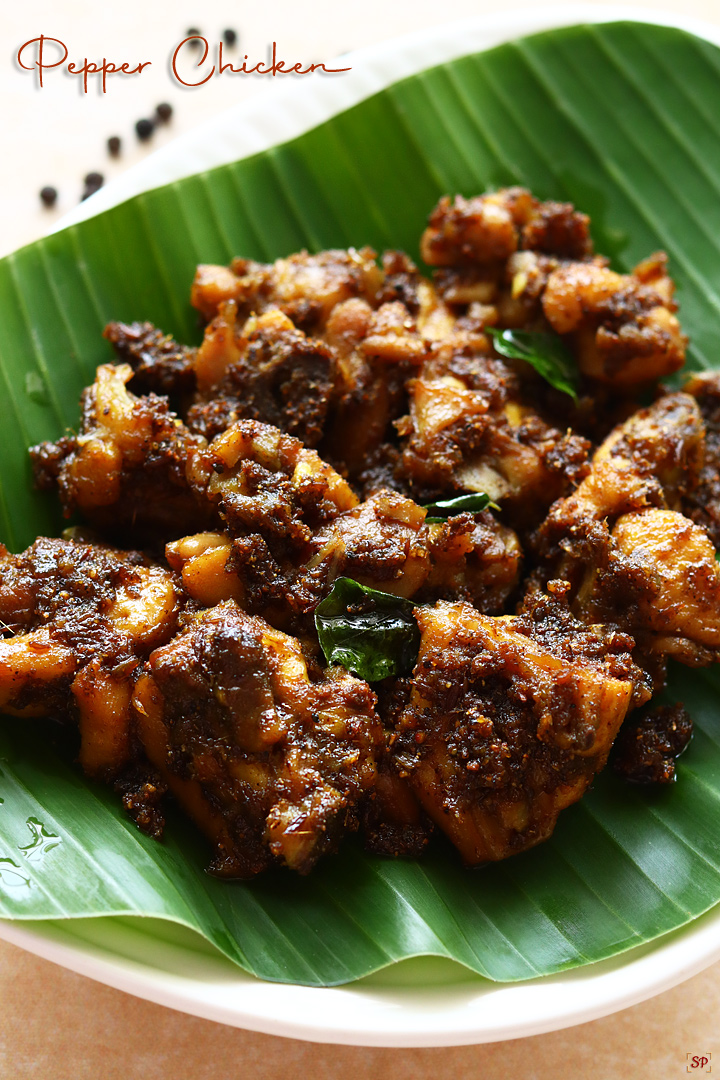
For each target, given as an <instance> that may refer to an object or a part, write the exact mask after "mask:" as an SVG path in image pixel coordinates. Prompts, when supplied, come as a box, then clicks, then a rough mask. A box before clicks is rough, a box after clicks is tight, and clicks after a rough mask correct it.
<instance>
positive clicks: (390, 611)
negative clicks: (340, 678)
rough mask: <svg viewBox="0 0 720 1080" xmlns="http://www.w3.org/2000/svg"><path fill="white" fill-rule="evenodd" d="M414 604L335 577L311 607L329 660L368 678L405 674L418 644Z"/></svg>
mask: <svg viewBox="0 0 720 1080" xmlns="http://www.w3.org/2000/svg"><path fill="white" fill-rule="evenodd" d="M414 607H415V605H414V604H413V602H412V600H405V599H403V597H401V596H393V594H392V593H386V592H380V590H379V589H370V588H368V587H367V585H360V584H359V582H357V581H353V580H352V578H346V577H344V578H338V579H337V581H336V582H335V583H334V584H333V587H332V589H331V590H330V592H329V594H328V595H327V596H326V597H325V599H324V600H323V601H322V602H321V603H320V604H318V606H317V608H316V609H315V626H316V628H317V632H318V638H319V639H320V647H321V648H322V651H323V653H324V654H325V659H326V660H327V662H328V664H340V665H341V666H342V667H344V668H347V670H348V671H352V672H353V674H354V675H359V677H360V678H361V679H366V680H367V682H378V681H379V680H380V679H385V678H387V676H388V675H409V674H410V672H411V671H412V669H413V667H414V666H415V661H416V660H417V655H418V649H419V647H420V630H419V629H418V624H417V623H416V622H415V617H414V616H413V608H414Z"/></svg>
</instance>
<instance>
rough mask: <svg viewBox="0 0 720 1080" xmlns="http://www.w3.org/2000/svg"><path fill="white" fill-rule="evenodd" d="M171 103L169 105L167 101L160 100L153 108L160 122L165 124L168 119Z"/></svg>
mask: <svg viewBox="0 0 720 1080" xmlns="http://www.w3.org/2000/svg"><path fill="white" fill-rule="evenodd" d="M172 112H173V110H172V105H169V104H168V103H167V101H163V102H161V103H160V104H159V105H158V107H157V108H156V109H155V115H156V116H157V118H158V120H159V121H160V123H161V124H167V122H168V120H169V119H170V117H171V116H172Z"/></svg>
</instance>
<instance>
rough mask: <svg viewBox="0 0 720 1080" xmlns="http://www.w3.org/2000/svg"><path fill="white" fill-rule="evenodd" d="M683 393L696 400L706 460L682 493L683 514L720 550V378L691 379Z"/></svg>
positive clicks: (715, 375)
mask: <svg viewBox="0 0 720 1080" xmlns="http://www.w3.org/2000/svg"><path fill="white" fill-rule="evenodd" d="M684 390H685V392H686V393H687V394H692V395H693V397H694V398H695V399H696V400H697V403H698V406H699V408H700V412H701V414H702V418H703V422H704V424H705V456H704V460H703V464H702V468H701V469H700V473H699V477H698V482H697V486H696V487H694V488H693V489H691V490H689V491H686V492H684V493H683V512H684V513H685V514H687V516H688V517H689V518H692V520H693V521H694V522H696V524H698V525H703V526H704V527H705V528H706V529H707V531H708V535H709V536H710V539H711V540H712V542H713V544H714V545H715V547H716V548H720V374H719V373H718V372H716V371H705V372H702V373H701V374H700V373H698V374H695V375H692V376H691V377H690V379H689V381H688V382H687V383H686V384H685V387H684Z"/></svg>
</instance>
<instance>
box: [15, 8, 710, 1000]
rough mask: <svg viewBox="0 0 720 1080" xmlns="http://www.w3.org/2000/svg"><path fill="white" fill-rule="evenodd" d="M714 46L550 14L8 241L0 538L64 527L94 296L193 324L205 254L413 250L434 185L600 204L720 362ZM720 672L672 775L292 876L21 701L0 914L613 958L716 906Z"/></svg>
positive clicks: (507, 972) (504, 967) (608, 779)
mask: <svg viewBox="0 0 720 1080" xmlns="http://www.w3.org/2000/svg"><path fill="white" fill-rule="evenodd" d="M719 99H720V50H718V49H717V48H715V47H714V46H712V45H710V44H708V43H707V42H703V41H701V40H699V39H697V38H694V37H692V36H690V35H688V34H686V33H683V32H680V31H678V30H672V29H667V28H662V27H656V26H647V25H640V24H632V23H614V24H606V25H599V26H592V27H586V26H581V27H574V28H570V29H562V30H555V31H551V32H548V33H544V34H540V35H537V36H534V37H532V38H528V39H524V40H520V41H517V42H515V43H512V44H508V45H503V46H501V47H499V48H495V49H493V50H491V51H489V52H486V53H482V54H478V55H472V56H467V57H465V58H462V59H459V60H455V61H453V62H450V63H447V64H444V65H442V66H439V67H436V68H434V69H432V70H428V71H426V72H424V73H422V74H420V75H416V76H413V77H411V78H409V79H406V80H404V81H403V82H400V83H397V84H396V85H394V86H391V87H389V88H388V89H386V90H384V91H382V92H380V93H378V94H377V95H375V96H374V97H372V98H370V99H368V100H366V101H363V102H362V103H361V104H359V105H357V106H355V107H354V108H352V109H350V110H349V111H347V112H344V113H342V114H340V115H337V116H335V117H334V118H333V119H331V120H329V121H328V122H327V123H324V124H323V125H322V126H320V127H318V128H316V129H314V130H313V131H310V132H309V133H307V134H304V135H302V136H301V137H299V138H297V139H295V140H293V141H292V142H290V143H287V144H285V145H283V146H279V147H275V148H273V149H272V150H269V151H267V152H264V153H261V154H259V155H257V156H255V157H252V158H249V159H245V160H243V161H240V162H237V163H235V164H232V165H228V166H223V167H221V168H218V169H216V170H214V171H212V172H209V173H206V174H202V175H198V176H194V177H191V178H188V179H185V180H181V181H179V182H177V183H174V184H172V185H170V186H168V187H164V188H160V189H157V190H154V191H150V192H147V193H145V194H143V195H140V196H138V197H136V198H134V199H132V200H131V201H129V202H127V203H125V204H123V205H121V206H118V207H116V208H114V209H112V210H109V211H107V212H105V213H103V214H101V215H99V216H97V217H94V218H92V219H90V220H88V221H85V222H83V223H82V224H79V225H77V226H74V227H72V228H69V229H67V230H65V231H63V232H61V233H58V234H56V235H53V236H51V237H48V238H47V239H44V240H41V241H39V242H37V243H35V244H32V245H31V246H30V247H27V248H25V249H23V250H21V251H19V252H17V253H15V254H14V255H11V256H9V257H7V258H5V259H4V260H2V261H1V262H0V401H1V402H2V406H0V407H1V409H2V436H1V438H0V459H1V462H2V467H1V468H0V539H2V540H3V541H4V542H5V543H6V544H7V546H8V547H9V548H11V549H12V550H21V549H22V548H23V547H24V546H26V545H27V544H28V543H30V542H31V541H32V540H33V539H34V538H35V536H36V535H38V534H50V535H53V534H56V533H58V532H59V530H60V528H61V527H62V522H61V519H60V516H59V512H58V509H57V507H56V505H55V503H54V501H53V499H52V498H49V497H45V496H41V495H40V494H38V493H37V492H35V491H33V489H32V482H31V475H30V468H29V464H28V460H27V453H26V450H27V447H28V446H29V445H30V444H31V443H33V442H36V441H38V440H41V439H45V438H56V437H57V436H59V435H60V434H62V433H63V431H64V430H65V429H66V428H68V427H69V428H73V427H76V426H77V424H78V419H79V409H78V396H79V393H80V390H81V388H82V387H83V386H84V385H85V384H86V383H87V382H89V381H91V380H92V378H93V373H94V369H95V366H96V365H97V364H98V363H102V362H106V361H108V360H109V359H110V349H109V346H108V345H107V344H106V343H105V342H104V341H103V340H102V338H101V332H102V329H103V326H104V325H105V323H106V322H107V321H108V320H110V319H121V320H128V321H132V320H136V319H149V320H151V321H152V322H154V323H156V324H157V325H159V326H161V327H162V328H163V329H165V330H166V331H168V332H170V333H173V334H174V335H175V336H176V337H178V338H179V339H180V340H181V341H186V342H193V341H197V340H198V333H199V332H198V329H197V324H196V315H195V312H194V311H193V309H192V308H191V307H190V304H189V300H188V294H189V286H190V282H191V280H192V276H193V272H194V268H195V265H196V264H197V263H198V262H227V261H228V260H229V259H230V258H231V257H232V256H234V255H243V256H248V257H252V258H256V259H261V260H269V259H273V258H276V257H278V256H281V255H286V254H288V253H290V252H292V251H297V250H299V249H301V248H303V247H306V248H309V249H311V250H318V249H321V248H325V247H344V246H348V245H354V246H361V245H364V244H370V245H372V246H373V247H375V248H376V249H377V250H382V249H383V248H386V247H393V248H403V249H405V250H407V251H409V252H410V253H411V254H412V255H414V256H416V257H417V245H418V240H419V236H420V233H421V231H422V228H423V226H424V222H425V219H426V216H427V214H428V212H429V211H430V209H431V208H432V206H433V205H434V203H435V201H436V200H437V198H438V197H439V196H440V195H441V194H444V193H446V192H450V193H457V192H459V193H462V194H464V195H466V196H467V195H472V194H475V193H477V192H479V191H480V190H483V189H485V188H487V187H491V186H499V185H505V184H516V183H517V184H524V185H526V186H528V187H530V188H531V189H532V190H533V191H534V192H535V194H537V195H538V196H540V197H541V198H553V199H560V200H570V201H572V202H574V203H575V204H576V205H577V206H578V207H579V208H581V209H583V210H585V211H586V212H588V213H589V214H590V215H591V218H592V222H593V235H594V239H595V243H596V248H597V250H599V251H601V252H603V253H606V254H608V255H610V256H611V258H612V260H613V265H614V266H615V267H616V268H617V269H619V270H627V269H629V268H630V267H631V266H632V265H633V264H634V263H635V262H637V261H638V260H639V259H641V258H642V257H644V256H646V255H648V254H649V253H651V252H653V251H655V250H657V249H659V248H662V249H664V250H665V251H667V253H668V255H669V257H670V267H671V273H672V275H673V276H674V278H675V279H676V281H677V284H678V294H677V295H678V299H679V302H680V305H681V310H680V314H681V319H682V322H683V326H684V328H685V330H686V331H687V333H688V334H689V335H690V339H691V348H690V356H689V366H691V367H694V368H702V367H710V366H713V365H714V364H720V356H718V346H717V343H718V340H719V335H718V324H719V316H720V113H719V112H718V110H717V101H718V100H719ZM719 690H720V682H719V677H718V674H717V673H716V672H715V671H714V670H705V671H692V672H690V671H688V670H687V669H681V668H674V669H673V670H672V672H671V679H670V686H669V691H668V693H669V696H670V699H671V700H681V701H683V702H684V703H685V705H686V706H687V708H688V709H689V710H690V712H691V715H692V717H693V719H694V721H695V725H696V733H695V737H694V739H693V742H692V744H691V746H690V748H689V750H688V751H687V753H686V754H685V755H684V757H683V758H682V759H681V761H680V763H679V770H678V771H679V779H678V782H677V783H676V784H674V785H670V786H669V787H668V788H667V789H666V790H663V791H660V792H646V791H644V790H637V789H631V788H630V787H628V786H627V785H626V784H624V783H623V782H621V781H620V780H619V779H617V778H616V777H615V776H614V775H612V774H611V773H610V772H607V771H606V773H604V774H603V775H601V776H600V777H599V778H598V779H597V781H596V783H595V784H594V787H593V790H592V791H591V792H590V794H589V795H588V796H587V797H586V798H585V799H584V800H583V801H582V802H581V803H579V804H578V805H576V806H574V807H572V808H570V809H569V810H567V811H566V812H565V813H563V815H562V816H561V818H560V822H559V825H558V827H557V829H556V832H555V834H554V835H553V837H552V839H551V840H550V841H549V842H547V843H545V844H543V845H541V846H540V847H538V848H536V849H534V850H532V851H529V852H527V853H526V854H524V855H521V856H519V857H516V858H513V859H511V860H509V861H508V862H506V863H502V864H498V865H493V866H489V867H485V868H484V869H481V870H476V871H467V870H464V869H463V868H462V867H461V866H460V865H459V862H458V860H457V858H456V856H455V853H454V852H453V851H451V850H449V849H446V848H444V847H443V846H442V845H441V844H438V845H437V847H436V848H435V849H434V850H433V851H432V852H431V853H430V854H429V855H428V856H427V858H425V859H423V860H422V861H418V862H408V861H392V860H384V859H381V858H376V857H372V856H370V855H367V854H366V853H364V852H363V851H362V849H361V847H360V846H359V844H358V843H356V842H355V841H353V840H350V841H349V842H348V844H347V845H346V847H345V848H344V849H343V851H342V852H341V853H340V854H339V855H337V856H335V857H332V858H328V859H326V860H325V862H324V863H322V864H321V865H320V866H319V867H318V868H317V869H316V870H315V871H313V873H312V874H311V875H310V876H309V877H307V878H300V877H297V876H292V875H291V874H290V873H288V872H284V871H277V872H272V873H268V874H265V875H264V876H262V877H260V878H259V879H257V880H255V881H252V882H249V883H223V882H219V881H217V880H214V879H213V878H211V877H209V876H208V875H207V874H205V872H204V870H203V867H204V865H205V863H206V861H207V850H206V847H205V844H204V841H203V840H202V838H201V837H200V836H199V835H198V834H196V832H195V830H194V827H193V826H192V825H190V824H189V823H188V822H187V821H185V820H184V819H182V818H180V816H179V815H178V816H177V817H171V820H170V822H169V827H168V830H167V836H166V839H165V840H164V842H163V843H156V842H155V841H152V840H149V839H147V838H146V837H144V836H143V835H142V834H141V833H139V832H138V831H137V830H136V829H135V827H134V825H133V824H132V823H131V822H130V821H129V820H127V819H126V818H125V816H124V814H123V811H122V809H121V808H120V805H119V801H118V799H117V798H116V797H115V796H114V795H113V794H112V793H111V792H110V791H108V790H105V789H104V788H102V787H100V786H97V785H95V784H93V783H90V782H88V781H87V780H85V779H84V778H83V776H82V775H81V774H80V772H79V770H78V768H77V767H75V766H74V765H73V764H72V763H68V762H64V761H63V759H62V756H58V755H57V754H56V753H55V751H54V750H53V749H52V748H51V746H50V743H49V741H48V738H47V732H46V729H45V727H43V726H42V725H40V724H37V723H35V722H34V721H32V720H19V719H17V718H7V719H4V720H3V721H2V722H1V723H0V799H1V800H2V803H1V804H0V917H2V918H7V919H25V920H32V919H35V920H37V919H59V918H68V917H83V916H86V917H87V916H110V915H124V916H128V915H131V916H132V915H134V916H151V917H155V918H162V919H169V920H173V921H175V922H178V923H181V924H184V925H186V926H188V927H190V928H192V929H194V930H196V931H199V932H200V933H201V934H203V935H204V936H205V937H206V938H207V939H208V940H209V941H210V942H211V943H212V944H213V945H215V946H216V947H217V948H218V949H220V950H221V951H222V952H223V953H224V954H225V955H227V956H228V957H230V958H231V959H232V960H233V961H235V962H236V963H237V964H239V965H240V966H241V967H243V968H244V969H245V970H247V971H249V972H252V973H254V974H256V975H258V976H260V977H261V978H263V979H268V980H275V981H282V982H291V983H303V984H308V985H334V984H340V983H344V982H348V981H350V980H354V979H357V978H359V977H361V976H364V975H367V974H368V973H371V972H373V971H377V970H378V969H380V968H382V967H384V966H386V965H388V964H390V963H392V962H394V961H398V960H402V959H404V958H408V957H412V956H422V955H431V954H432V955H436V956H441V957H447V958H450V959H454V960H456V961H459V962H460V963H462V964H464V965H466V966H467V967H468V968H470V969H472V970H473V971H475V972H478V973H480V974H481V975H483V976H485V977H487V978H489V979H493V980H500V981H512V980H520V979H527V978H532V977H534V976H537V975H544V974H548V973H553V972H559V971H562V970H566V969H569V968H573V967H576V966H578V965H581V964H586V963H589V962H592V961H597V960H601V959H603V958H607V957H611V956H614V955H616V954H618V953H620V952H622V951H623V950H626V949H629V948H631V947H632V946H635V945H638V944H640V943H642V942H646V941H649V940H651V939H653V938H656V937H658V936H659V935H662V934H665V933H667V932H669V931H671V930H673V929H676V928H678V927H680V926H682V925H683V924H685V923H686V922H688V921H689V920H691V919H693V918H694V917H696V916H698V915H699V914H700V913H702V912H704V911H706V910H708V909H709V908H710V907H711V906H713V905H714V904H716V903H717V902H718V901H720V845H719V844H718V833H719V832H720V694H719Z"/></svg>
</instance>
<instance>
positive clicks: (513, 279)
mask: <svg viewBox="0 0 720 1080" xmlns="http://www.w3.org/2000/svg"><path fill="white" fill-rule="evenodd" d="M421 246H422V252H423V257H424V259H425V261H426V262H427V263H429V264H430V265H431V266H436V267H439V268H440V269H439V270H438V271H437V273H436V284H437V287H438V290H439V292H440V295H441V296H442V298H443V300H445V301H446V302H447V303H448V304H450V305H451V306H460V307H466V306H467V305H479V308H480V310H481V311H482V313H483V319H484V321H485V323H486V325H497V326H501V327H512V328H516V329H526V330H535V331H537V330H540V331H542V330H548V329H550V330H553V331H555V333H557V334H560V335H561V336H562V337H563V339H564V340H565V342H566V344H567V345H568V346H569V348H570V351H571V353H572V354H573V355H574V357H575V359H576V361H577V364H578V367H579V369H580V371H581V372H582V373H583V375H585V376H586V378H587V379H589V380H591V381H592V382H594V383H596V384H603V385H607V386H609V387H612V388H614V389H616V390H620V391H631V390H634V389H635V388H637V387H639V386H643V385H644V384H647V383H651V382H653V381H655V380H657V379H659V378H661V377H662V376H664V375H669V374H671V373H672V372H674V371H677V369H678V368H680V367H682V365H683V363H684V361H685V347H686V344H687V342H686V338H685V337H684V335H683V333H682V331H681V329H680V324H679V322H678V320H677V317H676V315H675V312H676V310H677V305H676V304H675V303H674V301H673V292H674V285H673V282H672V280H671V279H670V277H669V276H668V273H667V258H666V256H665V255H664V254H663V253H662V252H657V253H655V254H654V255H651V256H650V257H649V258H647V259H645V260H643V261H642V262H641V263H639V264H638V265H637V266H636V267H635V268H634V270H633V271H632V273H630V274H618V273H616V272H615V271H613V270H610V269H609V268H608V260H607V259H606V258H604V257H603V256H600V255H593V248H592V241H591V238H590V233H589V219H588V217H587V216H586V215H585V214H581V213H579V212H578V211H576V210H575V209H574V207H572V206H571V205H570V204H569V203H556V202H545V203H542V202H540V201H539V200H537V199H536V198H534V197H533V196H532V195H531V194H530V192H528V191H526V190H525V189H523V188H507V189H503V190H501V191H497V192H491V193H488V194H485V195H480V196H477V197H475V198H473V199H463V198H462V197H460V196H458V197H457V198H456V199H455V200H454V202H453V201H451V200H450V199H449V198H448V197H447V196H445V197H444V198H443V199H441V200H440V202H439V203H438V205H437V207H436V208H435V210H434V211H433V213H432V214H431V215H430V221H429V226H428V228H427V229H426V231H425V233H424V235H423V239H422V245H421Z"/></svg>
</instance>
